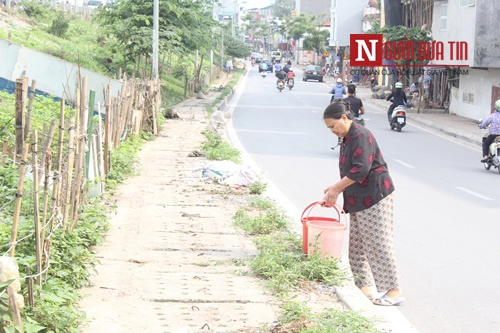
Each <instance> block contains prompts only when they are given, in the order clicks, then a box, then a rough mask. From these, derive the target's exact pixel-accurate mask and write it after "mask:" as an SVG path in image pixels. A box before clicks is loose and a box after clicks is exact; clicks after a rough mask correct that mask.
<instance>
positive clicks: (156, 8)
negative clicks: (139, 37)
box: [151, 0, 160, 81]
mask: <svg viewBox="0 0 500 333" xmlns="http://www.w3.org/2000/svg"><path fill="white" fill-rule="evenodd" d="M159 12H160V0H154V5H153V68H152V70H151V76H152V79H153V80H154V81H157V80H158V43H159V41H158V39H159V38H158V36H159V27H158V25H159Z"/></svg>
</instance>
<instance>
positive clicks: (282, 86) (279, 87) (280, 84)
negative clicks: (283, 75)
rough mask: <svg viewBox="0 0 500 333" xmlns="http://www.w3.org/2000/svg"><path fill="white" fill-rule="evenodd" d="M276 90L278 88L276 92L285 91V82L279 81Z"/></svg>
mask: <svg viewBox="0 0 500 333" xmlns="http://www.w3.org/2000/svg"><path fill="white" fill-rule="evenodd" d="M276 88H278V90H279V91H280V92H281V91H282V90H283V89H285V82H284V81H283V80H281V79H280V80H279V81H278V85H277V86H276Z"/></svg>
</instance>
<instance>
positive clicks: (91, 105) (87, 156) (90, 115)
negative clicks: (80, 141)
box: [85, 90, 95, 179]
mask: <svg viewBox="0 0 500 333" xmlns="http://www.w3.org/2000/svg"><path fill="white" fill-rule="evenodd" d="M94 103H95V91H93V90H91V91H90V94H89V109H88V110H89V112H88V117H87V119H86V121H87V131H86V134H87V139H86V140H87V151H86V153H85V178H87V179H88V178H89V169H90V166H89V163H90V154H91V145H92V141H91V136H92V132H93V130H94Z"/></svg>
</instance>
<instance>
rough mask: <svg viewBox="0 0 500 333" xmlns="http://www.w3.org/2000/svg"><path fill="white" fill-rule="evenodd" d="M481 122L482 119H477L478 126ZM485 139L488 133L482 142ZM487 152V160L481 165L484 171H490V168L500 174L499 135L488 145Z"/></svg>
mask: <svg viewBox="0 0 500 333" xmlns="http://www.w3.org/2000/svg"><path fill="white" fill-rule="evenodd" d="M482 122H483V121H482V119H479V125H480V124H481V123H482ZM479 125H478V126H479ZM487 137H488V133H486V134H485V135H484V137H483V142H484V141H485V140H486V138H487ZM488 151H489V154H488V159H487V160H486V162H484V163H483V165H484V168H485V169H486V170H489V169H491V167H494V168H496V169H497V171H498V173H499V174H500V135H499V136H497V137H496V138H495V139H494V140H493V142H492V143H491V144H490V147H489V150H488Z"/></svg>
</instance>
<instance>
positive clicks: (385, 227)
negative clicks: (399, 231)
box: [349, 193, 399, 292]
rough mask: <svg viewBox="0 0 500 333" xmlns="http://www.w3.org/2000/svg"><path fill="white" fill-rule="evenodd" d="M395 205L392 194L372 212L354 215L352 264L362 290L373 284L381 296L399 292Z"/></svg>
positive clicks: (350, 259)
mask: <svg viewBox="0 0 500 333" xmlns="http://www.w3.org/2000/svg"><path fill="white" fill-rule="evenodd" d="M393 202H394V198H393V194H392V193H391V194H390V195H388V196H387V197H385V198H384V199H382V200H381V201H379V202H378V203H377V204H375V205H374V206H372V207H370V208H368V209H365V210H363V211H360V212H355V213H350V221H351V223H350V231H349V262H350V264H351V270H352V273H353V275H354V280H355V283H356V286H357V287H358V288H361V287H365V286H372V285H373V284H375V286H376V287H377V290H378V291H379V292H386V291H388V290H391V289H395V288H399V281H398V272H397V266H396V258H395V256H394V245H393V238H394V228H393V221H394V213H393Z"/></svg>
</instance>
